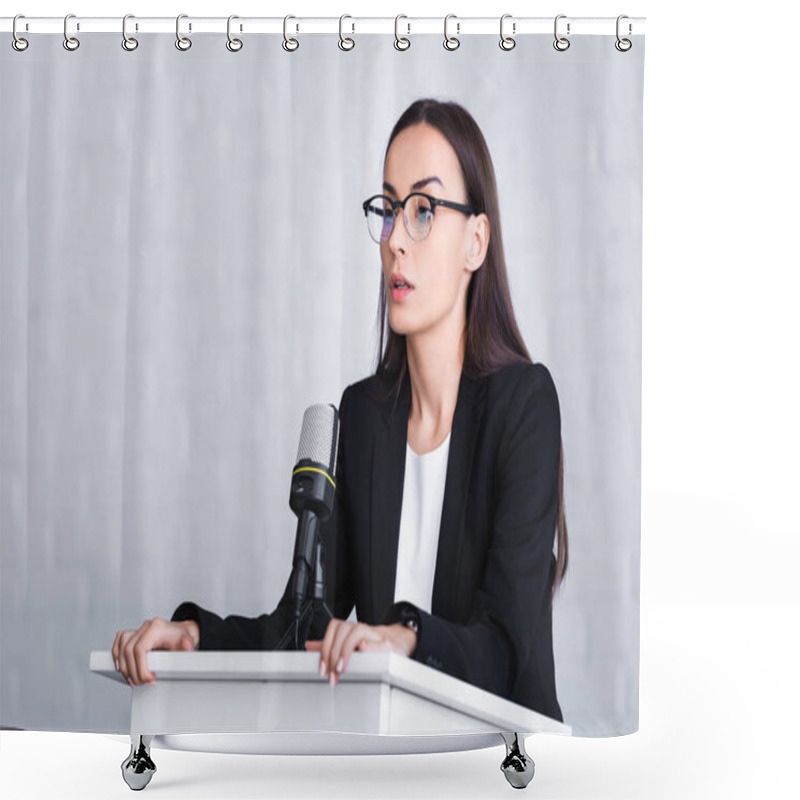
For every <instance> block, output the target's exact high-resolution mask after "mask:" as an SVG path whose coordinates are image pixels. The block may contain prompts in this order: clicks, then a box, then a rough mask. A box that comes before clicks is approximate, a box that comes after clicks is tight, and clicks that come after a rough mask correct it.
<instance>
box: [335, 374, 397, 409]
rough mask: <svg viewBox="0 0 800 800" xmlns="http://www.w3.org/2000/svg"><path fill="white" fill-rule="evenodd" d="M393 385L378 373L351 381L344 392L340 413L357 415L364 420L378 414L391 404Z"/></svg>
mask: <svg viewBox="0 0 800 800" xmlns="http://www.w3.org/2000/svg"><path fill="white" fill-rule="evenodd" d="M391 392H392V386H391V385H390V383H389V382H388V381H387V380H386V379H385V378H382V377H380V376H378V375H368V376H367V377H366V378H362V379H361V380H360V381H356V382H355V383H351V384H350V385H349V386H347V387H346V388H345V390H344V392H343V393H342V399H341V402H340V404H339V413H340V415H343V414H345V413H347V414H348V415H353V416H356V417H358V418H360V419H362V420H364V419H366V418H369V417H370V416H372V415H377V414H379V413H380V411H381V410H382V409H384V408H385V407H386V406H387V404H391V401H392V398H391Z"/></svg>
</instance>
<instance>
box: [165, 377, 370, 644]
mask: <svg viewBox="0 0 800 800" xmlns="http://www.w3.org/2000/svg"><path fill="white" fill-rule="evenodd" d="M349 391H350V389H349V387H348V388H347V389H345V391H344V394H343V395H342V399H341V402H340V405H339V434H340V435H339V451H338V456H337V463H336V494H335V495H334V503H333V510H332V512H331V516H330V517H329V518H328V519H327V520H326V521H325V522H324V523H322V525H321V526H320V531H321V535H322V537H323V548H324V550H323V553H324V555H323V557H324V562H325V592H326V603H327V606H328V608H329V609H330V610H331V611H332V613H333V616H334V617H338V618H340V619H347V617H348V616H349V615H350V611H351V610H352V608H353V605H354V602H355V601H354V597H353V588H352V580H351V575H350V571H349V558H348V552H347V536H346V522H345V520H346V517H347V514H346V509H345V503H346V495H347V493H346V491H345V483H344V482H345V453H344V448H343V446H342V445H343V443H344V441H345V438H346V437H345V436H344V435H343V431H344V426H345V425H346V424H347V422H346V418H347V408H348V392H349ZM291 580H292V579H291V571H290V575H289V579H288V580H287V582H286V588H285V589H284V593H283V596H282V597H281V599H280V602H279V603H278V605H277V607H276V608H275V610H274V611H273V612H272V613H271V614H261V615H260V616H257V617H245V616H239V615H236V614H233V615H230V616H227V617H225V618H222V617H220V616H219V615H218V614H215V613H214V612H213V611H208V610H207V609H204V608H202V607H201V606H199V605H197V604H196V603H193V602H184V603H181V604H180V605H179V606H178V607H177V608H176V609H175V611H174V612H173V614H172V617H171V620H172V621H173V622H178V621H181V620H187V619H192V620H194V621H195V622H196V623H197V625H198V628H199V630H200V643H199V647H198V649H199V650H274V649H275V648H276V647H277V645H278V643H279V642H280V640H281V638H282V637H283V635H284V634H285V633H286V631H287V630H288V629H289V627H290V626H292V625H294V601H293V599H292V596H291ZM327 626H328V617H327V615H325V614H324V613H316V614H315V615H314V617H313V619H312V621H311V626H310V629H309V632H308V638H309V639H321V638H323V637H324V635H325V631H326V629H327Z"/></svg>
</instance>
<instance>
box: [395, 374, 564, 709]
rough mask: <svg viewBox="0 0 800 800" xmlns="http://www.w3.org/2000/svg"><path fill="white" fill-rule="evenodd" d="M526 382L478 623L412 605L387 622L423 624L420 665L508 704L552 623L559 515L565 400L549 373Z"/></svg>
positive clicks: (500, 479) (512, 408) (521, 386)
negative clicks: (546, 622)
mask: <svg viewBox="0 0 800 800" xmlns="http://www.w3.org/2000/svg"><path fill="white" fill-rule="evenodd" d="M524 375H525V377H524V379H523V380H522V381H520V382H519V383H518V384H517V386H516V387H515V389H514V391H513V395H512V397H511V400H510V402H509V404H508V406H507V409H508V410H507V413H506V415H505V416H506V421H505V424H504V425H503V430H502V433H501V435H500V441H499V446H498V455H497V462H496V470H495V475H494V508H493V513H492V515H491V516H492V522H491V525H492V529H491V532H490V536H489V544H488V548H487V551H486V553H485V558H484V567H483V572H482V578H481V581H480V586H479V590H478V592H477V595H476V598H475V603H474V606H473V613H472V615H471V618H470V620H469V622H468V623H467V624H454V623H452V622H449V621H448V620H445V619H443V618H442V617H439V616H434V615H432V614H429V613H427V612H426V611H423V610H421V609H419V608H417V607H416V606H413V605H412V604H410V603H407V602H400V603H395V604H394V605H393V606H392V607H391V608H390V609H389V612H388V614H387V616H386V618H385V619H384V624H390V623H392V622H398V621H404V620H405V619H407V618H408V617H409V616H413V617H416V619H417V620H418V625H419V631H418V634H417V646H416V649H415V651H414V654H413V658H414V659H415V660H417V661H420V662H422V663H425V664H428V665H429V666H432V667H435V668H438V669H441V670H442V671H443V672H446V673H448V674H450V675H453V676H454V677H456V678H460V679H461V680H465V681H468V682H469V683H472V684H473V685H475V686H478V687H480V688H482V689H486V690H487V691H490V692H493V693H495V694H499V695H501V696H505V697H510V696H512V694H514V687H515V685H516V682H517V680H518V678H519V676H520V675H521V674H522V673H523V671H526V666H527V665H528V663H529V659H530V658H531V654H532V650H533V648H534V647H535V645H536V635H535V634H536V630H537V627H538V626H539V623H540V622H541V621H542V618H544V617H545V616H547V615H546V614H545V613H544V612H545V611H546V609H547V608H548V607H549V606H548V603H549V595H550V593H551V592H552V583H553V582H552V572H551V561H552V560H553V555H552V549H553V539H554V533H555V529H556V518H557V511H558V471H559V460H560V448H561V418H560V412H559V404H558V396H557V393H556V388H555V385H554V383H553V380H552V378H551V376H550V373H549V371H548V370H547V368H546V367H545V366H544V365H543V364H535V365H533V367H532V368H531V369H527V370H525V371H524ZM548 641H549V639H548Z"/></svg>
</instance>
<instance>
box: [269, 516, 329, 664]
mask: <svg viewBox="0 0 800 800" xmlns="http://www.w3.org/2000/svg"><path fill="white" fill-rule="evenodd" d="M315 539H316V543H315V546H314V586H313V591H312V596H311V597H309V596H308V592H307V590H306V596H305V597H304V598H303V599H302V600H301V601H300V602H299V603H297V605H296V607H295V615H294V622H293V623H292V624H291V625H289V628H288V629H287V630H286V633H284V634H283V637H282V638H281V640H280V641H279V642H278V644H277V646H276V647H275V649H276V650H286V649H288V647H287V645H288V644H289V641H290V640H291V638H292V635H293V634H294V649H295V650H303V649H305V646H306V640H307V639H308V632H309V629H310V628H311V623H312V621H313V619H314V617H315V615H316V614H317V613H318V612H320V613H322V614H324V615H325V622H326V625H327V623H328V622H329V621H330V620H331V619H333V614H332V613H331V611H330V609H329V608H328V605H327V603H326V602H325V564H324V561H323V557H322V537H321V536H320V535H319V530H317V532H316V534H315Z"/></svg>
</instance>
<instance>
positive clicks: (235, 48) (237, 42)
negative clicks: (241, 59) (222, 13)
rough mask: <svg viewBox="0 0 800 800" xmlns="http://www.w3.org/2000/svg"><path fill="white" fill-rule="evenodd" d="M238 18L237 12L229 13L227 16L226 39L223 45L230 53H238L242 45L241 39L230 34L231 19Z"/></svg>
mask: <svg viewBox="0 0 800 800" xmlns="http://www.w3.org/2000/svg"><path fill="white" fill-rule="evenodd" d="M234 19H239V16H238V14H231V15H230V16H229V17H228V41H227V42H225V47H227V48H228V50H230V51H231V53H238V52H239V51H240V50H241V49H242V47H244V45H243V44H242V40H241V39H236V38H235V37H233V36H231V20H234Z"/></svg>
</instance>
